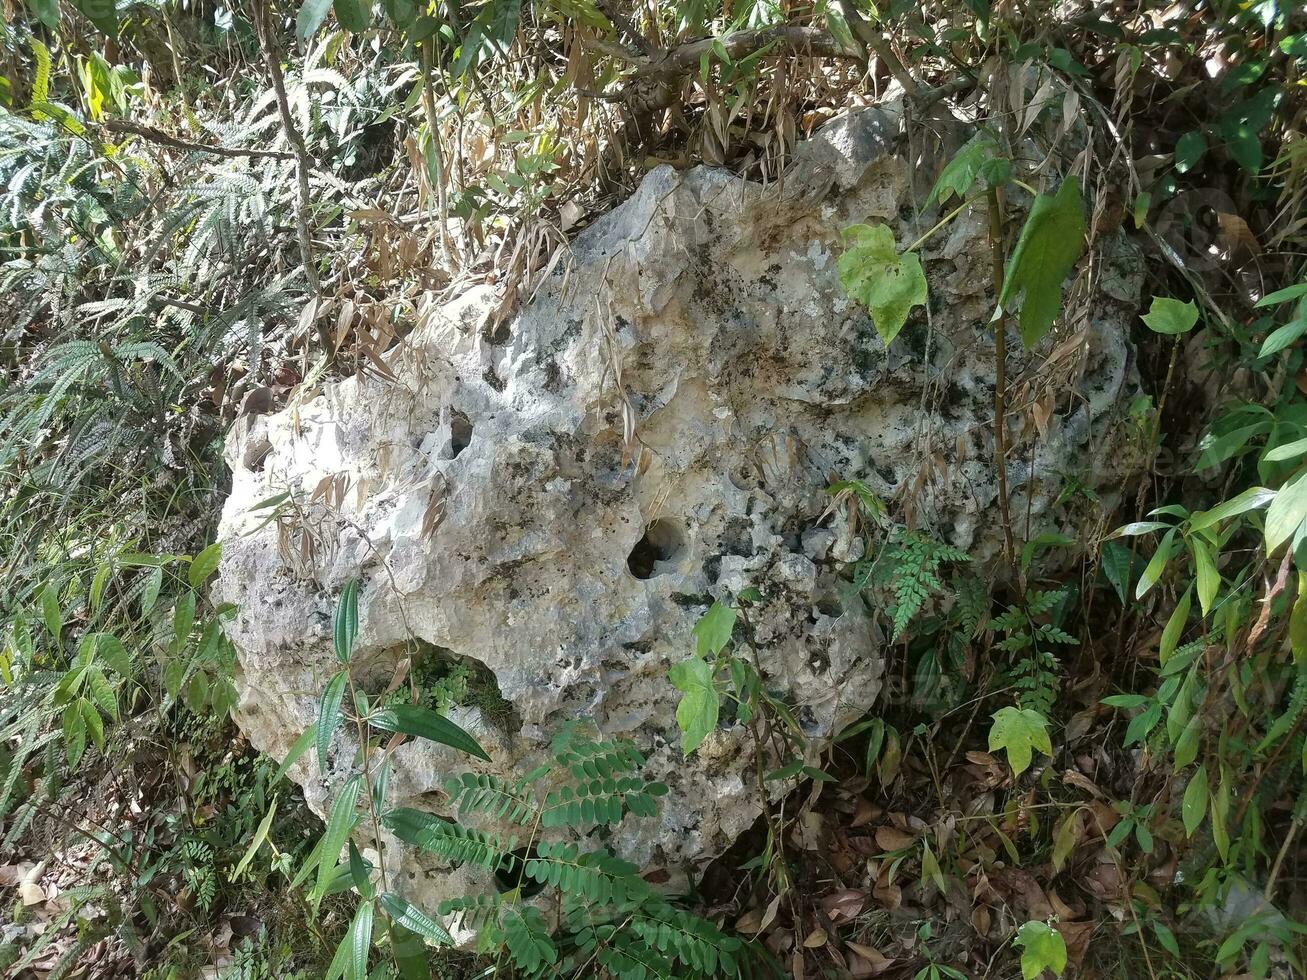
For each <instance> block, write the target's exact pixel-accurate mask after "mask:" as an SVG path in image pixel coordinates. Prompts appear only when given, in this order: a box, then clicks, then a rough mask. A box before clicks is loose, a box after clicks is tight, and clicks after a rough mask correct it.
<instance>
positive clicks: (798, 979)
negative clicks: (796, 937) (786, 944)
mask: <svg viewBox="0 0 1307 980" xmlns="http://www.w3.org/2000/svg"><path fill="white" fill-rule="evenodd" d="M807 975H808V974H807V973H806V972H805V971H804V965H803V953H801V952H799V951H798V950H797V949H796V950H795V951H794V956H792V957H791V958H790V976H792V977H794V980H804V977H806V976H807Z"/></svg>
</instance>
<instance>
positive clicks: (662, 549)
mask: <svg viewBox="0 0 1307 980" xmlns="http://www.w3.org/2000/svg"><path fill="white" fill-rule="evenodd" d="M684 549H685V535H684V534H683V533H682V531H681V529H680V528H679V527H677V526H676V525H675V524H673V523H672V522H671V521H665V520H662V519H661V518H660V519H658V520H656V521H654V522H653V523H652V524H650V525H649V526H648V527H646V528H645V529H644V536H643V537H642V538H640V540H639V541H637V542H636V543H635V547H634V548H632V549H631V554H630V555H629V556H628V557H627V559H626V567H627V568H629V569H630V570H631V574H632V575H634V576H635V577H636V578H640V579H645V578H653V577H654V576H655V575H659V574H661V573H662V572H665V571H667V570H668V569H667V568H665V567H664V568H659V566H660V565H665V564H666V563H667V562H670V561H672V560H674V559H675V558H677V557H678V556H679V555H680V554H681V552H682V551H683V550H684Z"/></svg>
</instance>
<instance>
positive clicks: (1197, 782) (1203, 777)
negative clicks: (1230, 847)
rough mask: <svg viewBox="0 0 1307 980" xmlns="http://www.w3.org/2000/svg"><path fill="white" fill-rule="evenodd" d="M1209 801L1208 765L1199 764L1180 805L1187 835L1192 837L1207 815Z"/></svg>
mask: <svg viewBox="0 0 1307 980" xmlns="http://www.w3.org/2000/svg"><path fill="white" fill-rule="evenodd" d="M1207 802H1208V800H1207V766H1206V764H1204V765H1201V766H1199V767H1198V771H1197V772H1195V773H1194V774H1193V776H1192V777H1191V778H1190V779H1189V785H1188V786H1186V787H1185V791H1184V801H1183V803H1182V804H1181V806H1180V813H1181V816H1182V817H1183V818H1184V832H1185V836H1186V837H1192V836H1193V835H1194V831H1195V830H1197V829H1198V828H1199V826H1200V825H1201V824H1202V822H1203V818H1204V817H1205V816H1207Z"/></svg>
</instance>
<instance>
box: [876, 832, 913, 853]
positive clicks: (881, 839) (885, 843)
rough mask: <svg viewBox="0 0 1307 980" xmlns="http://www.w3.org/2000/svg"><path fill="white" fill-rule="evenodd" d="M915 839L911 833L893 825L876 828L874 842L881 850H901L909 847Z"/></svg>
mask: <svg viewBox="0 0 1307 980" xmlns="http://www.w3.org/2000/svg"><path fill="white" fill-rule="evenodd" d="M915 841H916V838H915V837H913V836H912V835H911V834H909V833H905V832H904V831H902V830H898V829H896V828H894V827H878V828H877V829H876V843H877V844H878V845H879V846H880V848H881V850H883V851H901V850H904V849H905V848H908V847H911V846H912V845H913V843H915Z"/></svg>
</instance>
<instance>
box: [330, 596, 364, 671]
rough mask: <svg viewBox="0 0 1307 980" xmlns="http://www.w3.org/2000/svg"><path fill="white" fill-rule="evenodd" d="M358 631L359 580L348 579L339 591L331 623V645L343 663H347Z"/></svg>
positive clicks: (337, 657)
mask: <svg viewBox="0 0 1307 980" xmlns="http://www.w3.org/2000/svg"><path fill="white" fill-rule="evenodd" d="M358 632H359V580H358V579H356V578H355V579H350V580H349V581H348V582H346V583H345V588H343V589H342V590H341V592H340V598H339V599H338V600H337V601H336V616H335V619H334V621H333V623H332V631H331V639H332V646H333V647H334V648H335V651H336V659H337V660H339V661H340V662H341V663H343V664H347V663H349V658H350V655H351V654H352V653H353V652H354V640H355V639H356V638H357V637H358Z"/></svg>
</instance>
